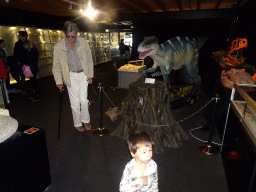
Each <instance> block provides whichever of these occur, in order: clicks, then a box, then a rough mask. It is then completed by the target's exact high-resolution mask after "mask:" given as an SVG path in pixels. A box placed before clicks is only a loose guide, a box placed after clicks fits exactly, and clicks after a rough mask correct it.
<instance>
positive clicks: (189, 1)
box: [187, 0, 191, 10]
mask: <svg viewBox="0 0 256 192" xmlns="http://www.w3.org/2000/svg"><path fill="white" fill-rule="evenodd" d="M187 1H188V7H189V10H191V0H187Z"/></svg>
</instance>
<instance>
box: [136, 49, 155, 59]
mask: <svg viewBox="0 0 256 192" xmlns="http://www.w3.org/2000/svg"><path fill="white" fill-rule="evenodd" d="M153 50H154V49H149V50H148V51H143V52H140V55H139V58H143V57H145V55H147V54H148V53H150V52H151V51H153Z"/></svg>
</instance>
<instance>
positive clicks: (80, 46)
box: [52, 21, 94, 132]
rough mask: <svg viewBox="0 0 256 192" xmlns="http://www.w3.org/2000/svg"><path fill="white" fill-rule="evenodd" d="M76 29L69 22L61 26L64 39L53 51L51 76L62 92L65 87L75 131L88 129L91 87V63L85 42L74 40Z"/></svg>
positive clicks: (78, 38) (89, 125)
mask: <svg viewBox="0 0 256 192" xmlns="http://www.w3.org/2000/svg"><path fill="white" fill-rule="evenodd" d="M77 32H78V27H77V25H76V24H75V23H74V22H72V21H66V22H65V23H64V33H65V35H66V37H65V38H63V39H61V40H59V41H58V42H57V43H56V44H55V46H54V52H53V68H52V71H53V76H54V79H55V82H56V85H57V87H58V89H59V90H60V91H61V92H62V91H63V86H64V84H65V85H66V86H67V90H68V94H69V100H70V104H71V109H72V114H73V121H74V127H75V128H76V130H77V131H79V132H84V131H85V130H87V131H89V130H91V124H90V114H89V104H88V103H89V101H88V98H87V97H88V95H87V93H88V83H90V84H92V81H93V77H94V64H93V60H92V54H91V50H90V47H89V44H88V42H87V40H86V39H85V38H83V37H77Z"/></svg>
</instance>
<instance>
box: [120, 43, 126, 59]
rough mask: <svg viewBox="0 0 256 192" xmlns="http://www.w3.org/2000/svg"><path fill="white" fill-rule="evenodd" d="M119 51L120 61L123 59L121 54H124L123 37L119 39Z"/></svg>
mask: <svg viewBox="0 0 256 192" xmlns="http://www.w3.org/2000/svg"><path fill="white" fill-rule="evenodd" d="M119 51H120V57H121V61H123V55H124V54H125V44H124V39H121V41H120V43H119Z"/></svg>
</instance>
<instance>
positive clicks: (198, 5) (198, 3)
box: [196, 0, 201, 10]
mask: <svg viewBox="0 0 256 192" xmlns="http://www.w3.org/2000/svg"><path fill="white" fill-rule="evenodd" d="M196 2H197V10H199V9H200V4H201V1H200V0H197V1H196Z"/></svg>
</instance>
